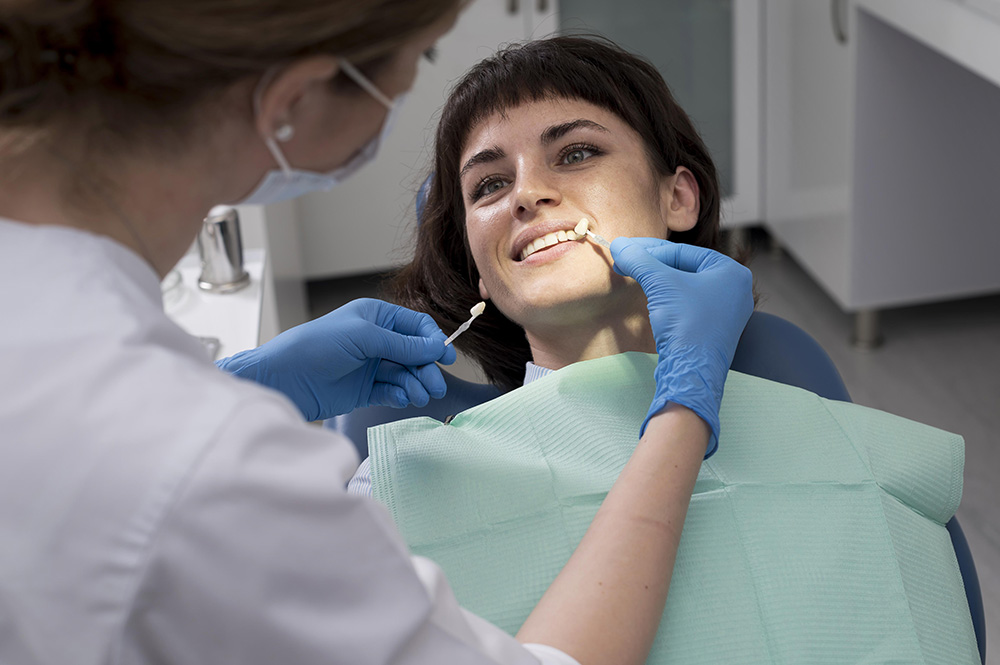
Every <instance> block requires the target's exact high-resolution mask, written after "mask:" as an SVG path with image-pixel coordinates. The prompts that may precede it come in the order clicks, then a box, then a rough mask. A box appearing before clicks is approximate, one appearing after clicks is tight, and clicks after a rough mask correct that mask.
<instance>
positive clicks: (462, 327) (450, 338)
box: [444, 317, 475, 346]
mask: <svg viewBox="0 0 1000 665" xmlns="http://www.w3.org/2000/svg"><path fill="white" fill-rule="evenodd" d="M473 318H475V317H473ZM471 325H472V319H469V320H468V321H466V322H465V323H463V324H462V325H460V326H459V327H458V330H456V331H455V332H453V333H452V334H450V335H448V339H446V340H445V341H444V345H445V346H448V345H449V344H451V343H452V342H454V341H455V338H456V337H458V336H459V335H461V334H462V333H464V332H465V331H466V330H468V329H469V326H471Z"/></svg>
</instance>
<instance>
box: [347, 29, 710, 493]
mask: <svg viewBox="0 0 1000 665" xmlns="http://www.w3.org/2000/svg"><path fill="white" fill-rule="evenodd" d="M719 203H720V193H719V183H718V176H717V174H716V169H715V165H714V163H713V161H712V158H711V156H710V155H709V153H708V150H707V148H706V147H705V144H704V142H703V141H702V139H701V137H700V136H699V135H698V132H697V131H696V130H695V127H694V125H693V123H692V122H691V119H690V118H689V117H688V116H687V113H685V111H684V110H683V109H682V108H681V107H680V106H679V105H678V104H677V102H676V101H675V100H674V98H673V96H672V95H671V93H670V91H669V89H668V88H667V85H666V83H665V82H664V81H663V78H662V76H661V75H660V73H659V72H658V71H657V70H656V69H655V68H654V67H653V66H652V65H650V64H649V63H647V62H645V61H644V60H642V59H640V58H637V57H635V56H634V55H632V54H630V53H627V52H625V51H623V50H621V49H619V48H617V47H616V46H614V45H613V44H611V43H610V42H606V41H603V40H595V39H584V38H568V37H563V38H555V39H548V40H539V41H534V42H529V43H527V44H525V45H523V46H520V47H514V48H511V49H509V50H507V51H506V52H502V53H500V54H498V55H497V56H496V57H494V58H491V59H489V60H486V61H484V62H482V63H480V64H479V65H477V66H476V67H474V68H473V69H472V70H471V71H469V72H468V73H467V74H466V76H465V77H464V78H463V79H462V81H461V82H460V83H459V84H458V85H457V86H456V87H455V89H454V90H453V91H452V93H451V95H450V97H449V99H448V101H447V103H446V104H445V107H444V110H443V111H442V116H441V120H440V123H439V125H438V130H437V138H436V144H435V158H434V177H433V179H432V181H431V184H430V188H429V190H428V193H427V198H426V202H425V205H424V208H423V214H422V216H421V219H420V225H419V229H418V233H417V241H416V249H415V254H414V257H413V260H412V261H411V262H410V263H409V264H408V265H407V266H406V267H404V268H403V269H402V270H401V271H400V272H399V273H398V274H397V275H396V276H395V279H394V280H393V281H392V282H391V283H390V284H389V285H388V288H389V292H390V299H392V300H395V301H396V302H398V303H399V304H402V305H405V306H407V307H410V308H412V309H415V310H417V311H422V312H427V313H429V314H430V315H431V316H433V317H434V319H435V320H436V321H437V322H438V324H439V325H440V326H441V328H442V329H443V330H445V331H451V330H454V329H456V328H457V327H458V326H459V325H460V324H461V323H462V322H464V321H465V320H467V319H468V318H469V309H470V308H471V307H472V306H473V305H474V304H475V303H477V302H479V301H480V300H487V301H489V304H488V306H487V307H486V311H485V313H484V314H483V315H482V316H480V317H479V318H477V319H476V321H475V323H474V324H473V325H472V327H471V328H470V329H469V330H468V331H466V332H465V333H464V334H462V336H460V337H459V338H458V339H457V340H456V342H455V346H456V347H457V348H458V349H460V350H461V351H462V352H463V353H464V354H465V355H466V356H468V357H469V358H471V359H472V360H473V361H475V362H476V363H477V364H478V365H479V367H480V368H481V370H482V373H483V375H484V376H485V377H486V379H487V380H488V381H489V382H490V383H492V384H494V385H496V386H498V387H499V388H500V389H501V390H503V391H507V390H512V389H514V388H517V387H519V386H521V385H522V384H523V383H524V382H526V381H531V380H533V379H535V378H538V377H540V376H544V375H545V374H547V373H548V372H550V371H552V370H557V369H559V368H562V367H565V366H567V365H569V364H571V363H574V362H578V361H581V360H588V359H592V358H600V357H604V356H610V355H614V354H618V353H623V352H626V351H642V352H647V353H655V352H656V347H655V343H654V341H653V336H652V333H651V330H650V323H649V315H648V313H647V311H646V297H645V295H644V294H643V291H642V289H641V288H640V287H639V285H638V284H637V283H636V282H635V281H634V280H631V279H627V278H625V277H622V276H620V275H617V274H615V272H614V271H613V270H612V269H611V265H612V261H611V257H610V254H609V252H608V251H607V250H606V249H603V248H602V247H599V246H598V245H596V244H593V243H591V242H589V241H584V240H566V239H565V238H566V236H559V235H558V233H559V232H560V231H563V232H567V231H572V229H573V228H574V227H575V226H576V224H577V223H578V222H579V221H580V219H581V218H583V217H586V218H588V220H589V222H590V224H589V227H590V230H592V231H594V232H596V233H598V234H600V235H602V236H603V237H605V238H606V239H608V240H609V241H610V240H613V239H614V238H616V237H618V236H632V237H636V236H638V237H653V238H669V239H670V240H672V241H674V242H680V243H690V244H693V245H699V246H702V247H708V248H711V249H718V248H719V244H720V234H719ZM551 234H556V235H555V236H554V237H555V238H556V239H557V242H556V244H553V245H547V246H546V247H544V248H540V249H536V248H535V246H534V245H533V243H536V242H537V241H538V240H539V239H542V238H546V237H548V238H552V237H553V236H552V235H551ZM571 235H572V234H571ZM533 250H534V251H533ZM526 251H528V252H531V253H530V255H529V256H525V257H524V258H523V259H522V254H524V253H526ZM369 478H370V471H369V464H368V462H367V460H366V461H365V462H364V463H363V464H362V466H361V468H360V469H359V472H358V474H357V475H356V476H355V478H354V479H353V480H352V481H351V484H350V486H349V489H350V490H351V491H354V492H360V493H369V492H370V486H369Z"/></svg>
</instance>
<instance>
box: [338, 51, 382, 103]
mask: <svg viewBox="0 0 1000 665" xmlns="http://www.w3.org/2000/svg"><path fill="white" fill-rule="evenodd" d="M340 68H341V69H342V70H344V73H345V74H347V75H348V76H349V77H350V79H351V80H352V81H354V82H355V83H357V84H358V87H360V88H361V89H362V90H364V91H365V92H367V93H368V94H369V95H371V96H372V97H374V98H375V99H377V100H378V101H379V102H381V103H382V106H384V107H386V108H387V109H389V110H390V111H391V110H392V107H393V106H394V104H393V102H392V100H391V99H389V98H388V97H386V96H385V94H383V93H382V91H381V90H379V89H378V88H376V87H375V84H374V83H372V82H371V81H369V80H368V77H367V76H365V75H364V74H362V73H361V72H360V71H359V70H358V68H357V67H355V66H354V65H352V64H351V63H349V62H348V61H347V60H344V59H343V58H341V59H340Z"/></svg>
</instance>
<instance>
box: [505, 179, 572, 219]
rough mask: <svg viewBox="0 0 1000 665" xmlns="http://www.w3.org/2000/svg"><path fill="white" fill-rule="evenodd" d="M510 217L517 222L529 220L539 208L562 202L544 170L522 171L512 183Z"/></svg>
mask: <svg viewBox="0 0 1000 665" xmlns="http://www.w3.org/2000/svg"><path fill="white" fill-rule="evenodd" d="M510 201H511V211H510V213H511V215H513V216H514V218H515V219H518V220H522V221H524V220H527V219H530V218H531V217H532V216H534V215H535V213H537V212H538V210H539V209H540V208H544V207H546V206H556V205H559V203H560V202H561V201H562V196H561V195H560V193H559V190H558V188H556V186H555V185H554V183H553V182H552V181H551V178H549V177H548V176H547V174H546V173H545V172H544V169H535V168H531V169H523V170H521V172H519V173H518V174H517V179H516V180H515V181H514V196H512V197H511V200H510Z"/></svg>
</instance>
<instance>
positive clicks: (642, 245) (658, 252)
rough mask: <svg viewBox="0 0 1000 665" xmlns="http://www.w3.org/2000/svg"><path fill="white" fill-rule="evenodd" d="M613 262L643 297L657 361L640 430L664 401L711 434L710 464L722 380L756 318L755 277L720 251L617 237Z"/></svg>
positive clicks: (717, 420)
mask: <svg viewBox="0 0 1000 665" xmlns="http://www.w3.org/2000/svg"><path fill="white" fill-rule="evenodd" d="M611 256H612V258H613V259H614V261H615V263H614V268H615V272H617V273H618V274H620V275H627V276H629V277H631V278H633V279H635V280H636V281H637V282H639V285H640V286H641V287H642V290H643V291H644V292H645V294H646V299H647V301H648V307H649V321H650V323H651V324H652V328H653V337H654V338H655V339H656V351H657V353H658V354H659V356H660V360H659V362H658V363H657V366H656V372H655V376H656V394H655V395H654V396H653V403H652V405H651V406H650V407H649V413H648V414H647V416H646V419H645V420H644V421H643V423H642V430H641V432H645V431H646V424H647V423H648V422H649V419H650V418H652V417H653V416H654V415H656V414H657V413H659V412H660V411H662V410H663V409H664V408H666V406H667V403H668V402H673V403H675V404H680V405H682V406H685V407H687V408H689V409H691V410H692V411H694V412H695V413H697V414H698V415H699V416H700V417H701V418H702V419H703V420H704V421H705V422H707V423H708V425H709V427H710V428H711V429H712V435H711V439H710V441H709V443H708V448H707V450H706V453H705V457H706V458H708V457H709V456H710V455H712V453H714V452H715V450H716V448H717V447H718V440H719V407H720V405H721V404H722V389H723V387H724V386H725V383H726V375H727V374H728V372H729V366H730V365H731V364H732V362H733V354H735V353H736V345H737V343H738V342H739V340H740V335H742V334H743V328H744V327H745V326H746V323H747V321H748V320H749V319H750V314H752V313H753V276H752V275H751V274H750V270H749V269H747V268H746V267H745V266H742V265H740V264H739V263H737V262H736V261H734V260H732V259H730V258H729V257H727V256H724V255H722V254H719V253H718V252H715V251H713V250H710V249H706V248H704V247H696V246H694V245H685V244H679V243H673V242H670V241H669V240H661V239H658V238H617V239H615V241H614V242H612V243H611ZM640 435H641V434H640Z"/></svg>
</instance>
